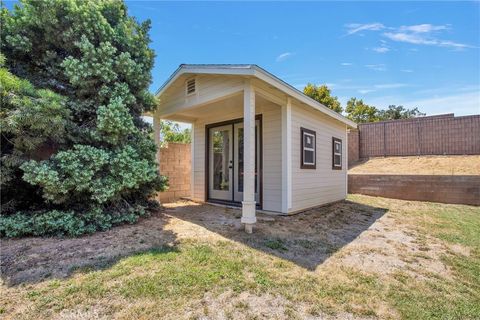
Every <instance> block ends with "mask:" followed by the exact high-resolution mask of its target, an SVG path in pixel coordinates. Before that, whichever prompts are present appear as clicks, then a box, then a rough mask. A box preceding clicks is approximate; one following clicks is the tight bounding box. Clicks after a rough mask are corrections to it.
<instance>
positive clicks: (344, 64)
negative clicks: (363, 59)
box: [340, 62, 353, 66]
mask: <svg viewBox="0 0 480 320" xmlns="http://www.w3.org/2000/svg"><path fill="white" fill-rule="evenodd" d="M340 64H341V65H342V66H352V65H353V63H351V62H342V63H340Z"/></svg>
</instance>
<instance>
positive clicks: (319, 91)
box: [303, 83, 343, 113]
mask: <svg viewBox="0 0 480 320" xmlns="http://www.w3.org/2000/svg"><path fill="white" fill-rule="evenodd" d="M303 93H305V94H306V95H307V96H309V97H310V98H312V99H314V100H316V101H318V102H320V103H321V104H323V105H324V106H326V107H328V108H330V109H332V110H333V111H336V112H338V113H342V112H343V108H342V106H341V105H340V102H339V101H338V98H337V97H334V96H332V95H331V91H330V89H329V88H328V87H327V86H326V85H321V86H318V87H317V86H316V85H314V84H311V83H308V84H307V85H306V87H305V88H304V89H303Z"/></svg>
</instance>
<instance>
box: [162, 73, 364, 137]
mask: <svg viewBox="0 0 480 320" xmlns="http://www.w3.org/2000/svg"><path fill="white" fill-rule="evenodd" d="M190 73H192V74H224V75H241V76H254V77H256V78H258V79H260V80H262V81H265V82H266V83H268V84H270V85H271V86H273V87H275V88H277V89H279V90H281V91H283V92H284V93H286V94H287V95H289V96H291V97H293V98H295V99H297V100H298V101H300V102H302V103H305V104H306V105H309V106H311V107H312V108H315V109H317V110H318V111H320V112H323V113H325V114H327V115H329V116H330V117H332V118H334V119H336V120H338V121H340V122H343V123H345V124H346V125H347V126H349V127H350V128H357V124H356V123H355V122H353V121H351V120H350V119H348V118H346V117H344V116H342V115H341V114H339V113H338V112H335V111H333V110H332V109H330V108H327V107H326V106H324V105H323V104H321V103H319V102H318V101H316V100H313V99H312V98H310V97H308V96H306V95H305V94H303V93H302V92H300V91H299V90H297V89H296V88H294V87H292V86H291V85H289V84H288V83H286V82H285V81H283V80H281V79H279V78H277V77H275V76H274V75H272V74H270V73H269V72H267V71H266V70H264V69H262V68H260V67H258V66H256V65H238V66H235V65H233V66H229V65H215V66H201V65H180V66H179V67H178V68H177V70H175V72H174V73H173V74H172V75H171V76H170V78H169V79H168V80H167V81H166V82H165V83H164V84H163V85H162V86H161V87H160V88H159V89H158V91H157V92H156V96H160V95H162V94H163V92H165V90H166V89H167V88H168V87H169V86H170V84H171V83H173V82H175V80H177V79H178V77H180V76H181V75H182V74H190Z"/></svg>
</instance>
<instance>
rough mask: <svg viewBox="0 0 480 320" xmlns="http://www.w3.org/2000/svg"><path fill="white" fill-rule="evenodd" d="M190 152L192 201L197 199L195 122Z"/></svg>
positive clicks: (191, 131) (191, 132) (193, 123)
mask: <svg viewBox="0 0 480 320" xmlns="http://www.w3.org/2000/svg"><path fill="white" fill-rule="evenodd" d="M191 125H192V129H191V130H190V134H191V142H190V146H191V150H190V159H191V160H190V199H192V200H193V199H195V122H192V124H191Z"/></svg>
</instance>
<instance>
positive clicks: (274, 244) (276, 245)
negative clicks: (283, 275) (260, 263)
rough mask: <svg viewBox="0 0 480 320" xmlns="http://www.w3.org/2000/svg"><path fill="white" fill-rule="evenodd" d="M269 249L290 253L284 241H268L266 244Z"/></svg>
mask: <svg viewBox="0 0 480 320" xmlns="http://www.w3.org/2000/svg"><path fill="white" fill-rule="evenodd" d="M264 244H265V246H266V247H267V248H270V249H272V250H278V251H288V248H287V247H286V246H285V244H284V241H283V240H282V239H268V240H266V241H265V242H264Z"/></svg>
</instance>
